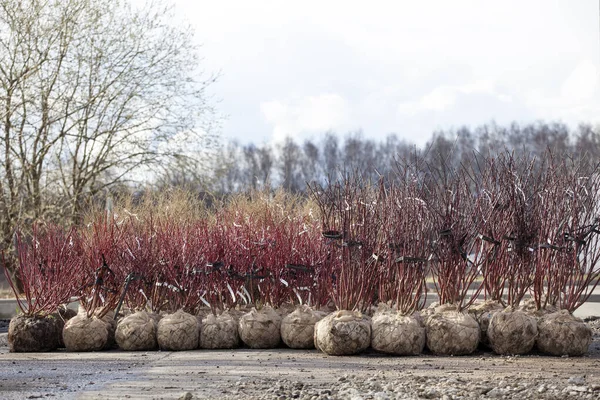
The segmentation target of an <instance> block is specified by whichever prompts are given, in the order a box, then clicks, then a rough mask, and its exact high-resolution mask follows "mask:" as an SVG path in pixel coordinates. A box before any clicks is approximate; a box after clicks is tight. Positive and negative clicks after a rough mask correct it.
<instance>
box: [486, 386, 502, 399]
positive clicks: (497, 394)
mask: <svg viewBox="0 0 600 400" xmlns="http://www.w3.org/2000/svg"><path fill="white" fill-rule="evenodd" d="M503 395H504V393H503V392H502V390H500V389H498V388H493V389H492V390H490V391H489V392H487V397H490V398H500V397H502V396H503Z"/></svg>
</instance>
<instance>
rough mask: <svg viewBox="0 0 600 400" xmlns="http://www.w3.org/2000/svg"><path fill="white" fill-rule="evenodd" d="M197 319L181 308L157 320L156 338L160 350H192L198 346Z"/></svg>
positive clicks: (198, 331) (198, 328) (198, 329)
mask: <svg viewBox="0 0 600 400" xmlns="http://www.w3.org/2000/svg"><path fill="white" fill-rule="evenodd" d="M199 335H200V326H199V325H198V319H197V318H196V317H195V316H194V315H192V314H188V313H186V312H185V311H183V310H178V311H176V312H175V313H173V314H167V315H165V316H163V317H162V319H161V320H160V321H159V322H158V329H157V332H156V340H157V341H158V347H159V348H160V349H161V350H171V351H181V350H194V349H196V348H197V347H198V342H199V339H198V337H199Z"/></svg>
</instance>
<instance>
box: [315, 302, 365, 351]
mask: <svg viewBox="0 0 600 400" xmlns="http://www.w3.org/2000/svg"><path fill="white" fill-rule="evenodd" d="M314 342H315V347H316V348H317V349H318V350H321V351H322V352H323V353H326V354H329V355H336V356H339V355H351V354H358V353H360V352H362V351H364V350H366V349H367V348H368V347H369V345H370V344H371V321H370V319H369V317H367V316H365V315H363V314H362V313H360V312H358V311H347V310H340V311H335V312H333V313H331V314H329V315H328V316H326V317H325V318H323V319H322V320H320V321H318V322H317V323H316V325H315V336H314Z"/></svg>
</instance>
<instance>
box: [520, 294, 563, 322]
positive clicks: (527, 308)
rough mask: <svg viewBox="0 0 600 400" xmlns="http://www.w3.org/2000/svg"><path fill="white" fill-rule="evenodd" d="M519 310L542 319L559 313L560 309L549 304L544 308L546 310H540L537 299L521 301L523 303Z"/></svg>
mask: <svg viewBox="0 0 600 400" xmlns="http://www.w3.org/2000/svg"><path fill="white" fill-rule="evenodd" d="M519 310H520V311H524V312H526V313H527V314H529V315H531V316H532V317H535V318H540V317H542V316H544V315H546V314H551V313H555V312H557V311H558V307H556V306H555V305H552V304H547V305H546V306H544V308H541V309H538V307H537V304H536V303H535V299H533V298H528V299H525V300H522V301H521V303H520V304H519Z"/></svg>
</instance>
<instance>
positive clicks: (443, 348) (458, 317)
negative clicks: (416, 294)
mask: <svg viewBox="0 0 600 400" xmlns="http://www.w3.org/2000/svg"><path fill="white" fill-rule="evenodd" d="M425 327H426V330H427V347H428V348H429V350H431V351H432V352H433V353H435V354H439V355H448V356H449V355H454V356H460V355H467V354H471V353H472V352H474V351H475V350H476V349H477V346H478V345H479V337H480V329H479V324H478V323H477V321H475V318H473V317H472V316H470V315H469V314H466V313H462V312H459V311H457V310H456V309H455V307H453V306H450V305H449V306H439V307H437V308H436V311H435V312H434V313H433V314H431V315H430V316H429V317H428V318H427V320H426V322H425Z"/></svg>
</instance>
